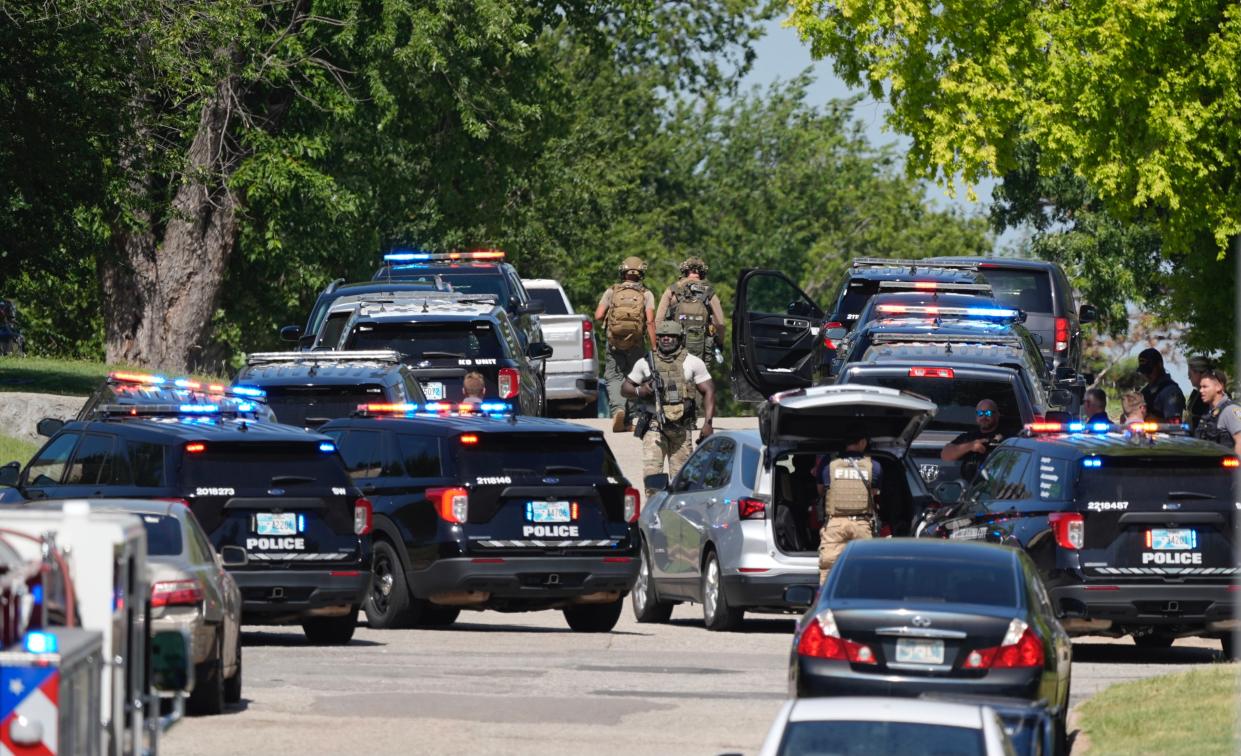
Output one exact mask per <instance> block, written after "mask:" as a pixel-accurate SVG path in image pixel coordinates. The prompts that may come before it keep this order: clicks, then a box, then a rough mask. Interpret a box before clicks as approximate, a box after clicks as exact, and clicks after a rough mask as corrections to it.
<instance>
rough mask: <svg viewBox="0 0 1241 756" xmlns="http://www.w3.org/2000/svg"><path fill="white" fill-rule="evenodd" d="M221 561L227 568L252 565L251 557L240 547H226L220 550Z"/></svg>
mask: <svg viewBox="0 0 1241 756" xmlns="http://www.w3.org/2000/svg"><path fill="white" fill-rule="evenodd" d="M220 561H221V562H223V564H224V566H225V567H245V566H246V565H247V564H249V563H250V557H249V556H248V555H247V554H246V550H245V549H243V548H241V547H240V546H225V547H224V548H222V549H220Z"/></svg>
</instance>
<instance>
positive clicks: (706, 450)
mask: <svg viewBox="0 0 1241 756" xmlns="http://www.w3.org/2000/svg"><path fill="white" fill-rule="evenodd" d="M715 448H716V445H715V444H711V443H709V444H706V445H704V446H700V447H699V448H698V451H697V452H695V453H694V455H693V456H692V457H690V458H689V460H688V461H686V463H685V466H684V467H682V468H681V472H679V473H677V483H676V485H675V486H674V487H673V490H674V491H701V490H702V489H703V488H705V487H706V485H705V483H704V481H703V477H704V476H705V475H706V473H707V462H708V460H710V459H711V457H713V456H715Z"/></svg>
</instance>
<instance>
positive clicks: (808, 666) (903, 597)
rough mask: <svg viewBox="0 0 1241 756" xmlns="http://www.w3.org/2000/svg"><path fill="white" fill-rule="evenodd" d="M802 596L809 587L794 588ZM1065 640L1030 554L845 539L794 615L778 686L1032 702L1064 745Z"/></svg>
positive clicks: (1068, 669)
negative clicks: (1051, 720)
mask: <svg viewBox="0 0 1241 756" xmlns="http://www.w3.org/2000/svg"><path fill="white" fill-rule="evenodd" d="M789 590H790V593H792V592H800V593H802V594H804V598H805V600H807V602H809V599H810V596H811V589H810V588H809V587H803V586H798V587H796V588H791V589H789ZM1071 656H1072V647H1071V643H1070V641H1069V635H1068V633H1066V632H1065V630H1064V628H1063V627H1061V625H1060V623H1059V622H1058V621H1057V620H1056V614H1055V611H1054V610H1053V608H1052V605H1051V603H1050V601H1049V600H1048V597H1047V593H1046V591H1045V590H1044V588H1043V584H1042V582H1041V581H1040V580H1039V571H1038V569H1036V568H1035V566H1034V563H1033V562H1032V561H1031V560H1030V557H1029V556H1027V555H1026V554H1024V553H1022V552H1021V551H1018V550H1013V549H1007V548H1001V547H998V546H994V545H989V544H979V543H955V542H943V541H939V542H936V541H925V540H917V539H910V538H895V539H871V540H861V541H852V542H850V543H849V544H848V545H847V546H846V547H845V549H844V551H843V552H842V553H841V555H840V558H839V559H838V560H837V562H836V564H835V565H834V566H833V567H832V570H831V572H829V573H828V577H827V583H826V584H825V585H824V586H823V588H822V590H820V591H819V597H818V600H817V601H816V602H814V604H813V606H811V608H810V610H809V611H807V612H806V614H805V616H803V617H802V619H801V621H799V622H798V625H797V630H796V632H795V633H794V637H793V648H792V653H791V655H790V658H789V692H790V693H791V694H792V695H794V696H797V697H808V696H910V697H913V696H922V695H924V694H928V693H946V694H977V695H989V696H999V697H1002V698H1018V699H1024V700H1026V701H1037V702H1040V703H1042V704H1043V705H1044V706H1045V707H1046V708H1047V710H1048V711H1049V712H1050V713H1051V714H1052V715H1053V716H1054V717H1055V718H1056V730H1057V736H1056V740H1057V741H1058V743H1059V748H1060V749H1063V747H1064V744H1065V732H1066V727H1065V720H1066V718H1067V715H1068V710H1069V687H1070V684H1071V676H1072V661H1071Z"/></svg>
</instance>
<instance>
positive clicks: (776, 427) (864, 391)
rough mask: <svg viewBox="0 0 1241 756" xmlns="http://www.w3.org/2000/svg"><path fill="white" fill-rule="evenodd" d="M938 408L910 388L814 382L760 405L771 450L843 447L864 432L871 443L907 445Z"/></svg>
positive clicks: (761, 427) (760, 419) (762, 432)
mask: <svg viewBox="0 0 1241 756" xmlns="http://www.w3.org/2000/svg"><path fill="white" fill-rule="evenodd" d="M935 410H936V407H935V403H934V402H932V401H930V400H929V399H927V398H926V397H923V396H919V395H917V394H912V393H909V392H907V391H897V390H896V389H890V388H883V387H880V386H865V385H861V384H849V385H844V386H814V387H811V388H808V389H805V390H801V391H789V392H785V393H782V394H777V395H776V396H773V397H771V399H770V400H768V401H767V402H766V403H765V404H763V405H762V406H761V407H760V408H759V413H758V429H759V435H760V436H761V437H762V439H763V444H764V445H765V446H766V447H767V448H768V450H769V451H777V450H779V451H792V450H796V449H798V448H802V447H805V448H813V449H815V450H817V451H824V450H827V449H843V448H844V447H845V444H847V443H849V442H850V441H852V440H854V438H856V437H857V436H858V435H859V434H861V435H864V436H866V437H867V438H868V439H870V443H871V446H872V447H888V448H892V447H903V448H905V449H908V448H909V445H910V444H911V443H913V440H914V438H916V437H917V435H918V434H919V433H921V432H922V429H923V428H925V427H926V425H927V423H929V422H930V421H931V418H933V417H934V416H935ZM772 458H773V459H774V458H775V455H774V454H773V457H772Z"/></svg>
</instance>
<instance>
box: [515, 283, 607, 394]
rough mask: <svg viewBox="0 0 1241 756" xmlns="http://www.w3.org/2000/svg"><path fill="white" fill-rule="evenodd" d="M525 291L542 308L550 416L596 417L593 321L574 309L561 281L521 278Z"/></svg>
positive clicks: (597, 360)
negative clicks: (548, 354)
mask: <svg viewBox="0 0 1241 756" xmlns="http://www.w3.org/2000/svg"><path fill="white" fill-rule="evenodd" d="M522 284H524V285H525V287H526V291H527V292H529V294H530V298H531V299H532V300H534V301H535V302H542V303H543V307H544V308H545V309H544V311H543V314H541V315H539V325H540V326H541V327H542V329H543V341H545V342H546V343H547V344H548V345H550V346H551V348H552V356H551V357H549V358H548V359H547V402H548V407H549V411H548V414H549V415H553V414H555V415H568V416H570V417H595V414H596V406H597V405H596V402H597V401H598V398H599V358H598V357H597V356H596V350H595V334H594V324H593V323H592V322H591V320H590V318H588V317H587V316H585V315H578V314H577V313H575V312H573V307H572V305H570V304H569V298H568V297H567V296H565V293H564V289H563V288H561V286H560V282H558V281H554V280H552V279H550V278H533V279H523V280H522Z"/></svg>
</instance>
